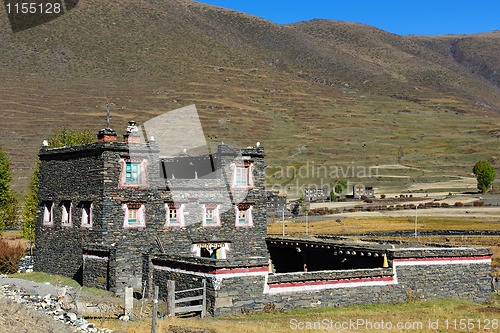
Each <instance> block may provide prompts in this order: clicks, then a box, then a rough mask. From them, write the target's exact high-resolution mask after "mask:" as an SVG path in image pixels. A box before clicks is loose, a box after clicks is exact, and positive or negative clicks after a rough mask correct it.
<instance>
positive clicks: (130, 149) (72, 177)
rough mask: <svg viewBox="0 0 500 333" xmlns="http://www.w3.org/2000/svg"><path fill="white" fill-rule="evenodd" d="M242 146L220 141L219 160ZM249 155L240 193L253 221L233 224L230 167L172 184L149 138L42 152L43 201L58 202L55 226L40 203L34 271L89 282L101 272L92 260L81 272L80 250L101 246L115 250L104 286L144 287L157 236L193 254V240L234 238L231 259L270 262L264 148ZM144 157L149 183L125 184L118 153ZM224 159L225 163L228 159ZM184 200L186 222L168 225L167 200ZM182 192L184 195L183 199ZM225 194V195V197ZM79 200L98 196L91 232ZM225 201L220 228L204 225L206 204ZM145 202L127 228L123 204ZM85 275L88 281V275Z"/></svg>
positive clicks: (171, 250)
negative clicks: (68, 206)
mask: <svg viewBox="0 0 500 333" xmlns="http://www.w3.org/2000/svg"><path fill="white" fill-rule="evenodd" d="M238 153H240V151H239V150H234V149H229V148H227V149H226V148H225V146H221V147H220V152H219V153H218V154H219V156H220V157H218V158H217V159H216V160H217V163H222V162H224V161H225V162H227V161H229V160H232V159H234V158H235V156H236V155H238ZM243 154H244V156H245V159H246V161H251V162H252V163H253V164H254V166H255V168H254V172H253V177H254V184H255V186H254V187H253V188H252V189H250V190H249V191H248V195H246V197H243V198H242V202H244V203H249V204H251V205H253V226H252V227H246V228H241V227H237V226H236V225H235V220H236V216H235V209H234V205H235V204H236V203H238V202H237V201H236V199H234V198H232V195H231V193H230V192H229V186H230V185H229V184H227V183H226V181H225V180H226V179H230V178H231V175H230V174H227V172H229V171H228V170H225V171H222V170H221V171H220V177H219V178H215V179H195V180H190V181H189V182H188V181H177V182H169V181H167V180H166V179H164V178H162V173H161V171H160V159H159V150H158V146H157V144H156V143H154V142H149V143H147V144H126V143H121V142H113V143H109V142H105V143H95V144H90V145H83V146H76V147H70V148H60V149H50V148H46V147H44V148H42V150H41V151H40V159H41V168H40V175H41V177H40V189H39V202H40V205H41V204H42V202H44V201H53V202H54V204H55V208H54V226H52V227H46V226H43V225H42V220H43V212H42V209H41V207H39V209H38V212H37V226H36V236H37V237H36V252H35V257H36V261H35V262H36V266H35V270H37V271H46V272H49V273H54V274H61V275H65V276H69V277H78V280H79V281H80V282H84V283H85V284H93V285H97V286H101V287H102V286H103V285H104V284H103V283H96V282H94V283H92V282H90V279H92V278H94V277H97V276H101V275H102V272H101V271H100V268H99V267H96V264H95V263H94V262H93V261H92V260H90V261H89V262H88V264H87V265H86V267H88V269H89V270H90V271H89V272H88V274H87V273H85V274H84V272H83V269H84V267H83V256H82V253H83V249H84V247H88V246H91V245H95V244H102V245H105V246H107V247H109V248H112V249H113V253H114V255H113V256H112V257H110V260H109V263H108V265H109V267H108V268H107V270H108V271H107V276H108V282H107V288H109V289H110V290H112V291H116V292H121V291H123V290H124V288H125V287H126V286H132V287H134V288H135V289H136V291H142V290H141V282H142V275H143V274H142V269H143V260H142V255H143V254H144V253H149V252H150V251H152V250H156V251H158V250H159V247H158V245H157V239H158V241H159V242H160V243H161V244H162V246H163V247H164V249H165V253H167V254H172V255H178V254H183V255H192V253H191V247H192V244H193V243H194V242H204V241H207V242H213V241H222V242H229V243H230V250H229V251H228V257H230V258H231V259H232V260H233V261H234V262H237V261H240V262H243V261H245V260H246V259H247V258H251V257H254V258H260V259H262V260H264V261H266V262H267V259H268V253H267V248H266V243H265V235H266V213H265V180H264V150H263V148H262V147H258V148H254V149H246V150H244V152H243ZM129 158H133V159H138V160H142V159H145V160H147V183H146V184H145V185H147V186H141V187H127V186H123V184H121V183H120V176H121V164H120V159H125V160H127V159H129ZM225 162H224V163H225ZM172 193H175V194H176V195H177V197H176V198H175V201H176V203H177V202H178V200H181V202H182V203H184V204H185V207H186V208H185V212H186V215H185V220H186V225H185V227H182V228H179V227H168V228H167V227H165V222H166V212H165V207H164V205H165V203H167V202H172V201H173V200H174V197H173V195H172ZM179 195H180V197H179ZM223 196H227V198H225V197H223ZM67 200H69V201H71V202H73V211H72V220H73V226H72V227H61V208H60V207H59V204H60V203H61V202H62V201H67ZM81 201H91V202H93V205H94V207H93V228H92V230H88V229H83V228H81V227H80V217H81V208H78V207H77V205H78V204H79V203H80V202H81ZM219 202H220V203H221V211H222V212H223V213H222V214H221V221H222V223H221V226H217V227H203V226H202V212H203V210H202V205H203V204H209V203H219ZM127 203H141V204H144V205H145V227H144V228H128V229H127V228H124V217H125V215H124V211H123V209H122V205H123V204H127ZM84 276H85V280H84V278H83V277H84Z"/></svg>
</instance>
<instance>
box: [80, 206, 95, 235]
mask: <svg viewBox="0 0 500 333" xmlns="http://www.w3.org/2000/svg"><path fill="white" fill-rule="evenodd" d="M81 208H82V219H81V227H82V228H88V229H91V228H92V210H93V208H94V205H93V204H92V202H90V201H84V202H82V203H81Z"/></svg>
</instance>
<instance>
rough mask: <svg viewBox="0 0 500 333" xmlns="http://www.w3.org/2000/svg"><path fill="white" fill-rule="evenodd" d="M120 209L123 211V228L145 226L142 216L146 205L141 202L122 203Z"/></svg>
mask: <svg viewBox="0 0 500 333" xmlns="http://www.w3.org/2000/svg"><path fill="white" fill-rule="evenodd" d="M122 209H123V213H124V218H123V228H125V229H139V228H145V227H146V219H145V216H144V212H145V210H146V206H145V205H144V204H143V203H124V204H122Z"/></svg>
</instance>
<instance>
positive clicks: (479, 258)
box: [393, 256, 492, 262]
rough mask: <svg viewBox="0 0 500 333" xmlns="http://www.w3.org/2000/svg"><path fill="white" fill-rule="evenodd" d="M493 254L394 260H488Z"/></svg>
mask: <svg viewBox="0 0 500 333" xmlns="http://www.w3.org/2000/svg"><path fill="white" fill-rule="evenodd" d="M491 258H492V256H477V257H435V258H432V257H429V258H394V260H393V261H394V262H406V261H463V260H485V259H486V260H487V259H491Z"/></svg>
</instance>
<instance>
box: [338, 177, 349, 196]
mask: <svg viewBox="0 0 500 333" xmlns="http://www.w3.org/2000/svg"><path fill="white" fill-rule="evenodd" d="M346 189H347V180H345V179H341V180H339V181H338V182H337V184H336V185H335V192H336V193H338V194H340V193H342V191H344V190H346Z"/></svg>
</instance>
